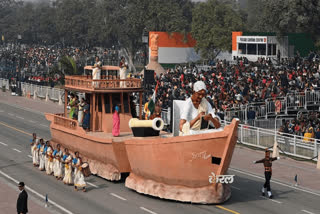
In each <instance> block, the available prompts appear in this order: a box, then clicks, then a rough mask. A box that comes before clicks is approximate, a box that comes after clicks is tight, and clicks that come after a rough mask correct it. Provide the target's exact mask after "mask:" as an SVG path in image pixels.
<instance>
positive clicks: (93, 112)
mask: <svg viewBox="0 0 320 214" xmlns="http://www.w3.org/2000/svg"><path fill="white" fill-rule="evenodd" d="M92 96H93V100H92V107H93V108H92V122H93V124H92V131H96V107H97V106H96V94H92Z"/></svg>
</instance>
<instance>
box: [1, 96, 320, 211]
mask: <svg viewBox="0 0 320 214" xmlns="http://www.w3.org/2000/svg"><path fill="white" fill-rule="evenodd" d="M4 95H6V94H4V93H2V92H0V177H1V179H2V180H3V182H2V183H0V184H1V185H6V184H5V183H8V184H11V185H16V184H15V181H21V180H23V181H24V182H25V183H26V185H27V187H28V188H30V189H28V188H27V191H28V193H29V195H32V197H33V198H30V199H29V200H32V201H34V200H35V201H37V205H38V206H40V205H39V204H43V206H44V203H43V201H44V196H45V195H46V194H48V198H49V208H50V209H49V210H48V211H50V212H58V213H142V214H143V213H149V214H150V213H151V214H167V213H190V214H194V213H204V214H206V213H208V214H209V213H218V214H220V213H221V214H225V213H234V214H238V213H262V214H263V213H266V214H267V213H303V214H305V213H309V214H316V213H320V208H319V204H318V201H319V200H320V189H319V181H320V172H319V170H318V171H316V170H314V168H315V165H314V164H311V163H305V162H295V161H292V160H290V159H289V158H286V159H284V160H282V159H281V160H280V161H277V162H275V163H274V176H273V177H272V182H271V187H272V191H273V194H274V196H275V197H274V198H273V199H272V200H270V199H267V198H266V197H262V196H261V193H260V189H261V186H262V184H263V182H264V177H263V176H264V175H263V173H262V172H263V169H262V165H253V164H252V161H254V160H257V159H261V158H262V157H263V152H261V151H254V150H249V149H247V148H242V147H237V148H236V150H235V153H234V158H233V160H232V163H231V168H230V169H229V174H232V175H235V182H234V183H233V184H232V185H231V190H232V197H231V199H230V200H229V201H227V202H226V203H224V204H222V205H198V204H190V203H181V202H175V201H169V200H161V199H159V198H155V197H150V196H146V195H142V194H138V193H136V192H134V191H132V190H129V189H128V188H126V187H125V185H124V179H122V180H121V181H119V182H109V181H107V180H105V179H102V178H99V177H97V176H90V177H89V178H87V179H86V181H87V184H88V192H87V193H83V192H76V191H74V190H73V187H72V186H66V185H64V184H63V183H62V182H61V181H57V180H56V179H55V178H54V177H53V176H47V175H46V174H45V173H44V172H40V171H39V170H38V169H37V168H35V167H33V165H32V160H31V158H30V142H29V141H30V139H31V134H32V133H33V132H36V133H37V135H38V137H43V138H45V139H50V130H49V125H50V124H49V122H48V121H46V119H45V117H44V115H43V112H44V111H45V110H46V106H47V105H48V104H46V103H43V104H42V103H41V102H39V101H36V103H35V104H34V105H36V107H33V106H32V102H33V101H31V100H28V99H26V98H21V97H10V96H8V97H6V98H5V99H2V98H3V96H4ZM12 98H14V99H16V100H18V101H16V102H17V103H12V102H11V99H12ZM23 104H24V105H23ZM16 105H17V106H16ZM53 105H54V104H53ZM50 108H51V110H52V111H51V112H54V108H53V107H50ZM41 109H42V110H41ZM56 109H58V110H60V109H62V108H61V106H56ZM31 121H32V122H31ZM248 152H250V155H248ZM295 163H297V164H296V165H295V166H294V167H293V166H292V165H293V164H295ZM245 166H247V167H245ZM291 168H294V169H295V172H292V173H299V175H300V174H301V175H300V177H302V178H301V179H302V180H301V185H299V186H298V187H295V186H293V177H292V176H291V174H290V175H288V176H286V175H287V174H288V173H289V171H290V169H291ZM302 175H303V176H302ZM291 177H292V179H291V180H292V181H290V180H289V179H290V178H291ZM0 182H1V181H0ZM313 185H314V186H313ZM1 200H5V199H3V198H1ZM10 200H11V201H10V202H9V201H7V202H6V203H8V204H10V206H12V204H13V206H15V203H16V201H15V200H16V198H14V199H13V201H12V197H11V199H10ZM1 202H2V201H1ZM39 202H41V203H39ZM32 203H33V202H32ZM29 204H30V202H29ZM33 207H34V206H30V208H31V209H38V208H37V207H34V208H33ZM42 208H43V207H41V209H42ZM39 209H40V208H39ZM0 213H2V211H0ZM6 213H7V212H6ZM30 213H36V212H35V210H30Z"/></svg>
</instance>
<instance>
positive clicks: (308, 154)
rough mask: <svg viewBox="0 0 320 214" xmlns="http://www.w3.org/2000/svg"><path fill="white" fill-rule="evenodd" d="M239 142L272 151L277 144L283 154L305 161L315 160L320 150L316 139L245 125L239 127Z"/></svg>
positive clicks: (225, 122) (319, 142) (224, 123)
mask: <svg viewBox="0 0 320 214" xmlns="http://www.w3.org/2000/svg"><path fill="white" fill-rule="evenodd" d="M222 124H223V125H226V124H230V122H228V121H222ZM238 142H239V143H242V144H245V145H249V146H253V147H257V148H262V149H265V148H270V149H271V150H272V147H273V145H274V142H277V143H278V146H279V147H280V152H281V153H285V154H286V155H290V156H295V157H299V158H304V159H315V158H316V156H317V154H318V149H320V141H319V140H316V139H314V138H305V137H302V136H297V135H292V134H284V133H279V132H275V131H274V130H268V129H262V128H257V127H253V126H248V125H244V124H240V125H239V126H238Z"/></svg>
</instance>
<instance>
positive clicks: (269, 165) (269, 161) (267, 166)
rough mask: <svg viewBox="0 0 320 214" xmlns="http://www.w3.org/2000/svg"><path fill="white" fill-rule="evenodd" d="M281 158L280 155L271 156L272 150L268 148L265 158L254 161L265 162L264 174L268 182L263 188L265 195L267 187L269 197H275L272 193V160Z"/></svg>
mask: <svg viewBox="0 0 320 214" xmlns="http://www.w3.org/2000/svg"><path fill="white" fill-rule="evenodd" d="M279 159H280V157H276V158H271V157H270V151H269V150H268V148H266V156H265V158H263V159H261V160H258V161H254V162H253V163H263V165H264V176H265V179H266V182H265V183H264V185H263V187H262V190H261V191H262V195H263V196H265V189H266V188H267V191H268V197H269V198H272V197H273V195H272V193H271V187H270V180H271V175H272V161H275V160H279Z"/></svg>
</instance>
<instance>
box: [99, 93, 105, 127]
mask: <svg viewBox="0 0 320 214" xmlns="http://www.w3.org/2000/svg"><path fill="white" fill-rule="evenodd" d="M101 103H102V109H101V110H102V111H101V120H100V131H103V128H102V125H103V124H102V121H103V116H104V114H105V112H106V106H105V103H104V94H101Z"/></svg>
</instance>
